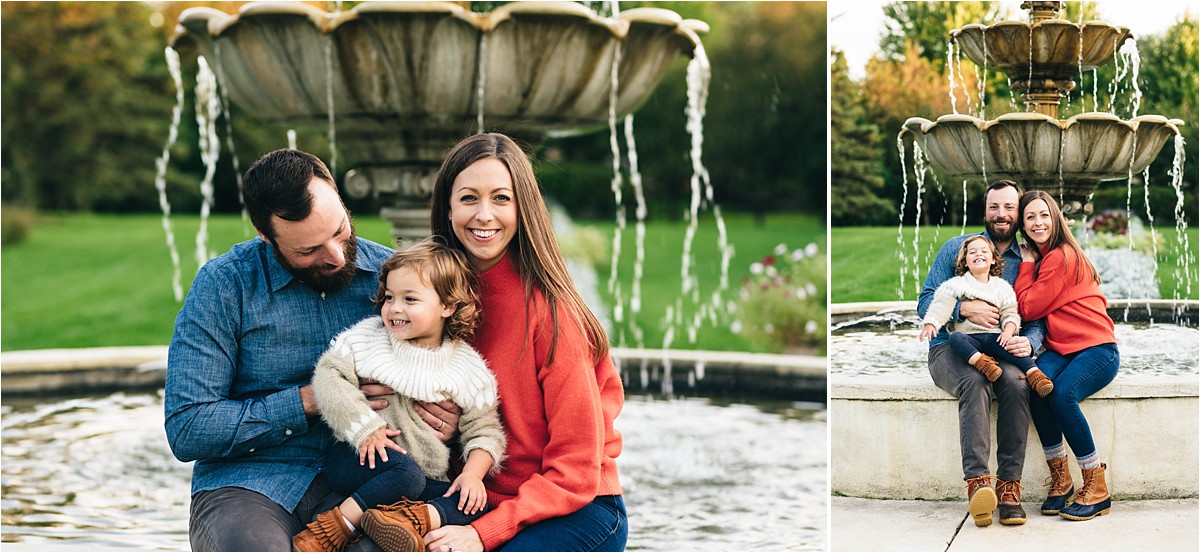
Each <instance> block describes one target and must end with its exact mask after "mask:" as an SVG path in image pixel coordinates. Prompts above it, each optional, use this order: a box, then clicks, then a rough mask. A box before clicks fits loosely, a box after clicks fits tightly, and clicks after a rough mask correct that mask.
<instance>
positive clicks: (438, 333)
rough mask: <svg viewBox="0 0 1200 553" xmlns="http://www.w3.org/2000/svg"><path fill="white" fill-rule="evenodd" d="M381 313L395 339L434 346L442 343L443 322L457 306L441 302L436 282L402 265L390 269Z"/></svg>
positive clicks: (416, 344)
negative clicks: (427, 280)
mask: <svg viewBox="0 0 1200 553" xmlns="http://www.w3.org/2000/svg"><path fill="white" fill-rule="evenodd" d="M379 314H380V316H382V317H383V324H384V326H386V327H387V329H388V330H389V331H391V333H392V335H393V336H395V337H396V339H398V340H408V341H409V342H410V343H412V344H413V345H415V346H420V347H426V348H435V347H438V346H440V345H442V325H443V324H444V323H445V319H446V317H449V316H450V315H452V314H454V308H453V307H447V306H445V305H442V301H441V298H439V297H438V295H437V292H435V291H434V289H433V286H430V285H429V284H428V283H427V282H426V281H425V280H424V279H423V278H421V275H420V274H419V273H417V272H416V271H414V270H412V269H409V268H407V267H402V268H399V269H396V270H394V271H391V272H390V273H388V276H387V287H386V289H385V290H384V296H383V307H382V308H381V309H380V310H379Z"/></svg>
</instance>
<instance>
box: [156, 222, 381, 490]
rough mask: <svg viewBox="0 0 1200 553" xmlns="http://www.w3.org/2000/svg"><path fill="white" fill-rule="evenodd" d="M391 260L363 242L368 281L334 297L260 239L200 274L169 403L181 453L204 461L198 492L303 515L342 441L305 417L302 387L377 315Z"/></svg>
mask: <svg viewBox="0 0 1200 553" xmlns="http://www.w3.org/2000/svg"><path fill="white" fill-rule="evenodd" d="M391 253H392V251H391V250H390V249H388V248H386V247H384V246H381V245H379V244H376V243H374V242H371V241H369V240H366V239H363V238H359V239H358V260H357V265H358V274H357V275H356V276H355V277H354V280H353V281H352V282H351V283H350V284H349V285H348V286H346V287H345V288H343V289H341V290H338V291H336V292H331V293H327V294H322V293H320V292H317V291H315V290H313V289H312V288H309V287H308V286H305V285H304V284H302V283H301V282H300V281H298V280H296V279H295V278H293V277H292V275H291V273H289V272H287V270H286V269H284V267H283V266H282V265H280V264H279V261H278V260H276V259H275V256H274V255H273V254H272V251H271V245H270V244H268V243H267V242H266V241H264V240H262V239H260V238H254V239H252V240H249V241H246V242H242V243H240V244H237V245H235V246H233V248H231V249H230V250H229V252H227V253H225V254H224V255H221V256H220V257H217V258H216V259H213V260H211V261H209V262H208V263H206V264H205V265H204V267H202V268H201V269H200V272H199V273H198V274H197V275H196V279H195V280H194V281H193V282H192V287H191V290H190V291H189V292H188V295H187V300H186V301H185V302H184V304H183V308H182V309H181V310H180V311H179V316H178V317H176V319H175V334H174V336H172V337H171V345H170V349H169V353H168V357H167V381H166V399H165V406H164V409H165V412H166V431H167V440H168V442H169V443H170V445H171V451H172V452H173V453H174V454H175V457H177V458H178V459H179V460H180V461H185V462H186V461H192V460H195V461H196V464H195V467H194V468H193V471H192V493H193V494H195V493H196V492H200V491H205V490H213V489H217V488H223V487H238V488H246V489H249V490H253V491H256V492H259V493H261V494H263V495H265V496H267V497H269V498H271V499H272V500H273V501H275V502H276V503H278V504H279V505H281V506H282V507H283V508H285V509H287V510H288V511H292V510H294V509H295V508H296V504H297V503H299V502H300V498H301V497H302V496H303V495H304V492H305V491H306V490H307V489H308V487H309V485H310V484H311V483H312V479H313V478H315V477H316V475H317V474H318V473H320V472H321V471H323V470H325V455H326V452H327V451H328V449H329V446H330V445H331V444H332V442H333V440H334V439H333V437H332V435H331V433H330V430H329V427H328V426H326V425H325V424H324V423H322V422H321V421H320V419H319V418H313V419H311V420H310V419H308V418H307V417H305V415H304V408H303V406H302V404H301V402H300V391H299V388H300V386H304V385H306V384H308V383H309V382H310V381H311V380H312V375H313V368H314V366H315V365H316V362H317V359H318V358H319V357H320V356H321V354H322V353H324V352H325V350H326V349H327V348H328V347H329V342H330V340H332V339H333V338H334V336H336V335H337V334H338V333H339V332H341V331H342V330H344V329H346V328H348V327H350V326H351V325H353V324H354V323H356V322H358V321H360V320H362V319H363V318H364V317H367V316H369V315H371V314H373V313H374V311H375V308H374V305H373V302H372V301H371V298H372V297H373V296H374V295H375V292H376V288H377V287H378V285H379V266H380V264H382V263H383V261H385V260H386V259H387V257H388V256H389V255H391Z"/></svg>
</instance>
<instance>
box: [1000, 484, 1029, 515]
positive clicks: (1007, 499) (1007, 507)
mask: <svg viewBox="0 0 1200 553" xmlns="http://www.w3.org/2000/svg"><path fill="white" fill-rule="evenodd" d="M1021 488H1022V486H1021V482H1020V481H1018V480H1004V479H1001V478H997V479H996V493H998V494H1000V524H1006V525H1009V526H1012V525H1017V524H1025V508H1024V507H1022V506H1021Z"/></svg>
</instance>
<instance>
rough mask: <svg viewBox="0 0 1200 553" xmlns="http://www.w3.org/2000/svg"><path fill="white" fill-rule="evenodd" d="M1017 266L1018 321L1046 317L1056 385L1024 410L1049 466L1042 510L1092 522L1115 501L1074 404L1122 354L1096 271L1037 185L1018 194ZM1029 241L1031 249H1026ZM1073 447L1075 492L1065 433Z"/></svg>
mask: <svg viewBox="0 0 1200 553" xmlns="http://www.w3.org/2000/svg"><path fill="white" fill-rule="evenodd" d="M1018 209H1019V211H1018V212H1019V213H1020V214H1021V235H1022V236H1023V237H1024V239H1025V243H1024V244H1023V245H1022V246H1021V257H1022V262H1021V268H1020V273H1019V274H1018V276H1017V282H1016V284H1015V285H1013V288H1014V289H1016V292H1017V305H1018V308H1019V310H1020V312H1021V318H1022V319H1023V320H1027V321H1028V320H1036V319H1041V318H1045V319H1046V341H1045V348H1046V349H1045V351H1044V352H1043V353H1042V355H1041V356H1039V357H1038V367H1040V368H1041V369H1042V371H1043V372H1045V373H1046V376H1049V377H1050V379H1051V380H1052V381H1053V382H1054V391H1053V392H1051V393H1050V395H1048V396H1047V397H1045V398H1041V397H1038V396H1037V395H1036V394H1031V395H1030V396H1029V411H1030V414H1031V415H1032V417H1033V424H1034V427H1036V428H1037V433H1038V437H1039V438H1040V439H1041V441H1042V448H1043V450H1044V451H1045V454H1046V463H1047V464H1048V465H1050V476H1051V483H1050V491H1049V492H1048V494H1047V498H1046V502H1045V503H1043V504H1042V514H1045V515H1053V514H1058V515H1059V516H1061V517H1063V518H1066V519H1070V520H1091V519H1093V518H1095V517H1097V516H1100V515H1106V514H1108V512H1109V510H1110V509H1111V507H1112V498H1111V497H1109V494H1108V485H1107V484H1106V482H1105V479H1104V471H1105V469H1107V465H1105V464H1104V463H1101V462H1100V456H1099V453H1098V452H1097V451H1096V444H1095V442H1094V441H1093V440H1092V432H1091V429H1090V428H1089V427H1088V423H1087V420H1086V419H1085V418H1084V416H1083V411H1081V410H1080V409H1079V402H1080V401H1082V400H1083V399H1084V398H1086V397H1088V396H1091V395H1092V394H1094V393H1096V392H1097V391H1099V390H1100V389H1102V388H1104V387H1105V386H1107V385H1108V383H1109V382H1112V380H1113V378H1115V377H1116V376H1117V368H1118V367H1119V366H1120V363H1121V357H1120V354H1119V353H1118V351H1117V338H1116V335H1115V334H1113V321H1112V319H1111V318H1110V317H1109V316H1108V311H1107V309H1106V308H1107V306H1108V301H1107V300H1106V299H1105V298H1104V296H1103V295H1102V294H1101V293H1100V276H1099V275H1098V274H1097V273H1096V268H1095V267H1093V266H1092V264H1091V262H1089V261H1088V259H1087V257H1085V256H1084V255H1083V250H1081V249H1080V248H1079V244H1078V243H1077V242H1076V241H1075V238H1074V237H1073V236H1071V232H1070V229H1068V228H1067V225H1066V219H1065V218H1063V215H1062V211H1061V210H1059V208H1058V204H1057V203H1056V202H1055V201H1054V198H1053V197H1051V196H1050V195H1049V194H1047V193H1045V192H1042V191H1040V190H1033V191H1030V192H1026V193H1025V195H1024V196H1021V202H1020V205H1019V208H1018ZM1031 245H1032V247H1031ZM1064 437H1065V438H1066V441H1067V443H1068V444H1070V446H1071V451H1073V452H1075V458H1076V461H1078V462H1079V468H1080V470H1081V472H1082V474H1083V484H1082V485H1081V486H1080V488H1079V493H1078V494H1076V495H1075V501H1074V503H1072V504H1071V505H1069V506H1067V505H1066V502H1067V500H1068V499H1070V496H1071V493H1072V492H1074V491H1075V488H1074V484H1073V483H1072V482H1071V474H1070V472H1069V471H1068V470H1067V451H1066V448H1065V447H1064V445H1063V438H1064Z"/></svg>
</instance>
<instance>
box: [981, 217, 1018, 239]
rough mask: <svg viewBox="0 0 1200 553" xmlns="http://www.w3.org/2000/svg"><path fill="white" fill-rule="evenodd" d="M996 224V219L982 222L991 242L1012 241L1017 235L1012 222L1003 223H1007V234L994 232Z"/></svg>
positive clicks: (1015, 226) (1015, 227)
mask: <svg viewBox="0 0 1200 553" xmlns="http://www.w3.org/2000/svg"><path fill="white" fill-rule="evenodd" d="M996 222H997V220H996V219H990V220H987V221H984V222H983V226H984V228H986V229H987V233H988V236H990V237H991V238H992V242H1010V241H1012V239H1013V237H1014V236H1016V235H1017V225H1016V224H1015V223H1013V222H1012V221H1005V222H1006V223H1008V232H1001V231H998V230H996Z"/></svg>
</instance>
